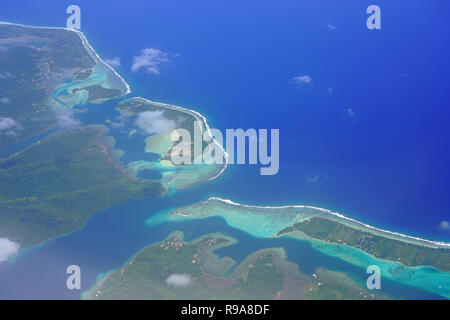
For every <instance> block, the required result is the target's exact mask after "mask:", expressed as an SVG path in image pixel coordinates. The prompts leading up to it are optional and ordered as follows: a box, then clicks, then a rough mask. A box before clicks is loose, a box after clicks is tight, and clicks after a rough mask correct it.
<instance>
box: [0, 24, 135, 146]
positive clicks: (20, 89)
mask: <svg viewBox="0 0 450 320" xmlns="http://www.w3.org/2000/svg"><path fill="white" fill-rule="evenodd" d="M127 92H129V89H128V85H127V84H126V83H125V82H124V81H123V79H122V78H120V76H118V74H117V73H116V72H115V71H114V70H112V69H111V67H109V66H107V65H106V64H104V63H103V61H102V60H101V59H100V58H99V57H98V55H97V54H96V53H95V52H94V51H93V49H92V48H91V47H90V45H89V43H88V42H87V39H86V38H85V37H84V35H83V34H82V33H81V32H79V31H74V30H69V29H64V28H47V27H42V28H41V27H29V26H23V25H15V24H9V23H2V22H0V124H1V125H0V148H2V147H5V146H7V145H9V144H12V143H16V142H18V141H22V140H24V139H26V138H29V137H32V136H35V135H37V134H39V133H41V132H43V131H45V130H48V129H49V128H52V127H53V126H55V125H56V124H58V117H59V116H61V115H62V114H67V112H69V111H70V109H72V108H73V107H75V106H77V105H80V104H84V103H85V102H87V101H89V102H92V103H101V102H103V101H105V100H107V99H110V98H113V97H118V96H121V95H122V94H125V93H127Z"/></svg>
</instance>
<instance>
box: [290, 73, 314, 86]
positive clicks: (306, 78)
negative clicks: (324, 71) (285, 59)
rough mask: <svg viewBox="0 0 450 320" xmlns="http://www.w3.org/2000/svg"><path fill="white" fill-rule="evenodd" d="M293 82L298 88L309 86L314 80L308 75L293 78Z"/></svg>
mask: <svg viewBox="0 0 450 320" xmlns="http://www.w3.org/2000/svg"><path fill="white" fill-rule="evenodd" d="M292 81H294V83H295V84H296V85H298V86H302V85H304V84H309V83H311V81H312V78H311V77H310V76H308V75H303V76H297V77H294V78H292Z"/></svg>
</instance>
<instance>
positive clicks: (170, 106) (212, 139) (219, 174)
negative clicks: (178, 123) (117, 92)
mask: <svg viewBox="0 0 450 320" xmlns="http://www.w3.org/2000/svg"><path fill="white" fill-rule="evenodd" d="M130 99H140V100H144V101H145V102H148V103H153V104H156V105H160V106H162V107H164V108H171V109H176V110H180V111H181V112H185V113H190V114H193V115H194V116H195V117H196V118H200V119H201V121H202V123H203V125H204V126H205V129H206V132H207V133H208V135H209V137H210V138H211V141H213V142H214V144H215V145H216V146H218V147H219V148H220V149H221V150H222V152H223V155H224V158H225V163H224V166H223V168H222V169H221V170H220V172H219V173H218V174H217V175H215V176H214V177H211V178H209V179H208V180H206V181H205V182H207V181H211V180H215V179H217V178H218V177H220V176H221V175H222V174H223V172H224V171H225V169H226V168H227V167H228V161H229V155H228V153H227V152H226V151H225V149H224V148H223V146H222V145H221V144H220V143H219V142H218V141H217V140H216V139H215V138H214V136H213V135H212V133H211V129H210V127H209V125H208V121H207V120H206V118H205V117H204V116H203V115H202V114H201V113H199V112H197V111H195V110H193V109H189V108H184V107H180V106H176V105H172V104H168V103H163V102H157V101H152V100H150V99H147V98H143V97H132V98H130Z"/></svg>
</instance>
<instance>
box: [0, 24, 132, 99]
mask: <svg viewBox="0 0 450 320" xmlns="http://www.w3.org/2000/svg"><path fill="white" fill-rule="evenodd" d="M0 24H6V25H11V26H17V27H24V28H34V29H51V30H66V31H72V32H75V33H76V34H77V35H78V36H79V37H80V39H81V42H82V43H83V46H84V48H85V49H86V51H87V52H88V53H89V55H90V56H91V57H92V56H93V57H95V59H96V60H97V61H96V62H97V63H102V64H104V65H105V66H107V67H108V68H109V69H110V70H111V71H112V72H113V73H114V74H115V75H116V76H117V77H118V78H119V79H120V81H121V82H122V83H123V85H124V86H125V88H126V92H125V93H123V94H121V95H120V96H119V97H117V98H120V97H122V96H124V95H127V94H129V93H131V88H130V85H129V84H128V83H127V82H126V81H125V79H124V78H123V77H122V76H121V75H120V74H119V73H118V72H117V71H116V70H115V69H114V68H113V67H111V66H110V65H109V64H108V63H106V62H105V61H103V59H102V58H101V57H100V56H99V54H98V53H97V52H96V51H95V50H94V48H93V47H92V46H91V45H90V43H89V41H88V39H87V37H86V36H85V35H84V33H83V32H82V31H80V30H76V29H70V28H66V27H46V26H44V27H38V26H32V25H26V24H21V23H14V22H7V21H0ZM95 59H94V60H95Z"/></svg>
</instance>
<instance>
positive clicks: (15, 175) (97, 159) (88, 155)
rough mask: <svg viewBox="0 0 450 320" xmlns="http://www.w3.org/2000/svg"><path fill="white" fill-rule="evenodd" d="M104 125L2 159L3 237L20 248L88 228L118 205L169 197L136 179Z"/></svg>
mask: <svg viewBox="0 0 450 320" xmlns="http://www.w3.org/2000/svg"><path fill="white" fill-rule="evenodd" d="M107 133H108V129H107V128H106V127H105V126H103V125H92V126H86V127H81V128H78V129H73V130H69V131H65V132H62V133H58V134H54V135H51V136H49V137H47V138H46V139H43V140H42V141H39V142H38V143H36V144H34V145H33V146H31V147H29V148H28V149H26V150H24V151H22V152H20V153H17V154H15V155H13V156H11V157H9V158H7V159H0V180H1V182H2V183H1V184H2V192H1V193H0V238H3V237H6V238H8V239H9V240H11V241H14V242H17V243H19V244H20V245H21V247H27V246H31V245H35V244H38V243H41V242H43V241H45V240H48V239H51V238H54V237H57V236H61V235H64V234H67V233H70V232H73V231H75V230H78V229H80V228H81V227H83V226H84V225H85V223H86V222H87V220H88V219H89V218H90V217H91V216H92V215H93V214H94V213H96V212H98V211H100V210H102V209H106V208H108V207H110V206H113V205H115V204H118V203H121V202H124V201H127V200H132V199H138V198H144V197H150V196H158V195H162V194H163V193H164V190H163V188H162V186H161V184H159V183H157V182H151V181H144V180H138V179H135V178H133V177H132V176H131V175H130V174H129V173H128V172H127V171H126V170H125V169H124V168H123V167H122V166H121V164H120V162H119V159H118V156H120V152H118V151H117V150H114V139H113V138H112V137H110V136H108V135H107Z"/></svg>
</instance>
